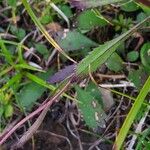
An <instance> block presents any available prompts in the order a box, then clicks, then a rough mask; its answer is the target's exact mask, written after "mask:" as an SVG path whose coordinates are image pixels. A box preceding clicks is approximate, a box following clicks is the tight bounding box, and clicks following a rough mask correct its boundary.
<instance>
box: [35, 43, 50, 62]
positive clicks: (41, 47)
mask: <svg viewBox="0 0 150 150" xmlns="http://www.w3.org/2000/svg"><path fill="white" fill-rule="evenodd" d="M35 48H36V50H37V51H38V52H39V53H40V54H41V55H43V56H44V58H45V59H47V58H48V54H49V52H48V49H47V47H46V46H45V45H44V44H40V43H36V44H35Z"/></svg>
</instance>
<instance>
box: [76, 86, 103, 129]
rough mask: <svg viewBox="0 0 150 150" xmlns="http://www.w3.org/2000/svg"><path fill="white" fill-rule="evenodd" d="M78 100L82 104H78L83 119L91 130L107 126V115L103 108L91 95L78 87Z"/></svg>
mask: <svg viewBox="0 0 150 150" xmlns="http://www.w3.org/2000/svg"><path fill="white" fill-rule="evenodd" d="M76 91H77V99H78V100H79V101H80V102H81V103H79V104H78V106H79V109H80V110H81V114H82V115H83V119H84V120H85V122H86V124H87V125H88V126H89V127H91V128H96V127H97V126H101V127H103V126H104V125H105V121H104V119H105V118H106V114H105V112H104V111H103V109H102V106H101V105H100V104H99V103H98V100H97V99H95V97H94V96H93V95H91V93H89V92H87V91H85V90H82V89H81V88H80V87H76Z"/></svg>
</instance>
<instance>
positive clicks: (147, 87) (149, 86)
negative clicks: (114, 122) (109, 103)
mask: <svg viewBox="0 0 150 150" xmlns="http://www.w3.org/2000/svg"><path fill="white" fill-rule="evenodd" d="M149 92H150V76H149V77H148V79H147V80H146V82H145V84H144V86H143V88H142V89H141V90H140V93H139V95H138V96H137V98H136V100H135V103H134V104H133V106H132V108H131V109H130V111H129V113H128V115H127V117H126V119H125V121H124V123H123V125H122V127H121V129H120V131H119V134H118V136H117V137H116V141H115V144H114V146H115V148H116V149H118V150H120V149H121V146H122V144H123V142H124V140H125V138H126V136H127V134H128V132H129V129H130V127H131V125H132V123H133V121H134V120H135V118H136V116H137V114H138V112H139V110H140V108H141V106H142V104H143V102H144V100H145V98H146V96H147V94H148V93H149Z"/></svg>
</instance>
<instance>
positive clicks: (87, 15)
mask: <svg viewBox="0 0 150 150" xmlns="http://www.w3.org/2000/svg"><path fill="white" fill-rule="evenodd" d="M108 22H109V21H107V20H106V19H105V18H104V17H103V16H102V15H101V14H100V13H98V12H97V11H94V10H86V11H83V12H82V13H81V14H80V15H79V16H78V17H77V26H78V28H79V29H80V30H85V31H86V30H87V31H89V30H91V29H92V28H94V27H97V26H105V25H107V24H108Z"/></svg>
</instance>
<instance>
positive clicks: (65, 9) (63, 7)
mask: <svg viewBox="0 0 150 150" xmlns="http://www.w3.org/2000/svg"><path fill="white" fill-rule="evenodd" d="M59 8H60V10H61V11H62V12H63V13H64V14H65V15H66V16H67V17H68V18H70V17H72V16H73V12H72V10H71V8H70V7H69V6H67V5H64V4H61V5H59Z"/></svg>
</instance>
